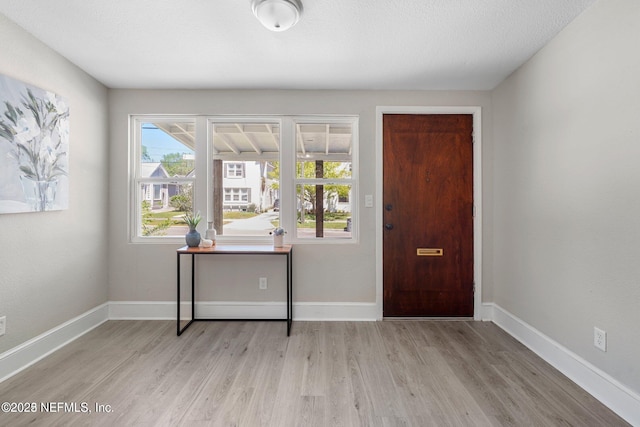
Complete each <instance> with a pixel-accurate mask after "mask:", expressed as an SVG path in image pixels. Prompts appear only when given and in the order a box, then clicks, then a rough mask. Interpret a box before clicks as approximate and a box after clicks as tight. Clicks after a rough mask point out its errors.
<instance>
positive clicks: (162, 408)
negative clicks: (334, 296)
mask: <svg viewBox="0 0 640 427" xmlns="http://www.w3.org/2000/svg"><path fill="white" fill-rule="evenodd" d="M285 328H286V327H285V324H284V323H280V322H276V323H271V322H200V323H195V324H193V325H192V326H191V327H190V329H189V330H187V331H186V332H185V333H184V334H183V335H182V336H181V337H177V336H176V334H175V324H174V322H170V321H109V322H107V323H105V324H103V325H101V326H100V327H98V328H96V329H95V330H93V331H91V332H89V333H88V334H86V335H84V336H83V337H81V338H79V339H78V340H76V341H74V342H73V343H71V344H69V345H67V346H65V347H64V348H62V349H60V350H58V351H57V352H55V353H54V354H52V355H51V356H49V357H47V358H46V359H44V360H42V361H41V362H39V363H37V364H36V365H34V366H32V367H30V368H28V369H27V370H25V371H23V372H21V373H19V374H18V375H16V376H14V377H12V378H10V379H8V380H6V381H4V382H3V383H0V401H2V402H5V401H8V402H36V403H37V404H38V406H39V405H40V403H41V402H66V403H75V404H76V406H77V409H78V410H80V411H82V410H83V406H82V405H83V404H85V405H87V406H86V407H84V408H85V409H86V408H88V409H90V410H91V411H92V413H90V414H89V413H65V412H64V407H61V409H62V410H63V412H58V413H43V412H42V411H41V410H40V408H39V409H38V412H37V413H31V414H29V413H26V414H25V413H22V414H7V413H0V425H2V426H19V425H46V426H52V425H61V426H62V425H64V426H68V425H92V426H93V425H105V426H124V425H132V426H165V425H166V426H178V425H184V426H201V425H224V426H234V425H237V426H334V425H336V426H396V425H398V426H400V425H402V426H468V425H469V426H471V425H515V426H523V425H530V426H556V425H558V426H617V425H625V423H624V422H623V421H622V420H621V419H620V418H618V417H617V416H616V415H615V414H613V413H612V412H611V411H610V410H608V409H607V408H606V407H604V406H603V405H602V404H600V403H599V402H598V401H596V400H595V399H594V398H592V397H591V396H590V395H589V394H587V393H586V392H584V391H583V390H582V389H580V388H579V387H577V386H576V385H575V384H573V383H572V382H571V381H569V380H568V379H566V378H565V377H564V376H563V375H561V374H560V373H559V372H557V371H556V370H555V369H553V368H552V367H551V366H549V365H548V364H547V363H545V362H544V361H542V360H541V359H540V358H538V357H537V356H535V355H534V354H533V353H532V352H530V351H529V350H527V349H526V348H525V347H524V346H522V345H521V344H519V343H517V342H516V341H515V340H514V339H513V338H511V337H510V336H508V335H507V334H506V333H504V332H503V331H501V330H500V329H499V328H498V327H497V326H495V325H493V324H491V323H484V322H471V321H384V322H294V324H293V329H292V331H291V337H289V338H287V337H286V330H285ZM96 404H100V405H110V408H111V410H112V412H109V413H104V412H103V413H96V412H95V405H96ZM104 407H105V408H108V407H107V406H104Z"/></svg>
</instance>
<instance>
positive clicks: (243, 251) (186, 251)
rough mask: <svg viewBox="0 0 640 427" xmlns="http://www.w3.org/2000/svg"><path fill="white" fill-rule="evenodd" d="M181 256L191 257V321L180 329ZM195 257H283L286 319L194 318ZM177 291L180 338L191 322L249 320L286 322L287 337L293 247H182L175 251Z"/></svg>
mask: <svg viewBox="0 0 640 427" xmlns="http://www.w3.org/2000/svg"><path fill="white" fill-rule="evenodd" d="M183 255H190V256H191V320H190V321H189V322H188V323H187V324H186V325H185V327H184V328H180V258H181V256H183ZM196 255H198V256H200V255H251V256H257V255H283V256H285V257H286V259H287V317H286V319H280V318H277V319H273V318H269V319H235V318H233V319H217V318H196V314H195V313H196V310H195V301H196V296H195V288H196V279H195V271H196ZM177 257H178V262H177V270H178V277H177V289H178V294H177V295H178V296H177V298H176V300H177V306H178V313H177V316H178V317H177V325H178V326H177V331H178V336H180V335H181V334H182V333H183V332H184V331H185V330H186V329H187V328H188V327H189V326H191V324H192V323H193V322H197V321H250V320H259V321H282V322H287V336H289V335H290V333H291V324H292V323H293V283H292V282H293V246H292V245H284V246H283V247H281V248H276V247H274V246H270V245H256V246H245V245H214V246H212V247H210V248H201V247H195V248H192V247H189V246H183V247H182V248H180V249H178V251H177Z"/></svg>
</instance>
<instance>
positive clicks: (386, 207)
mask: <svg viewBox="0 0 640 427" xmlns="http://www.w3.org/2000/svg"><path fill="white" fill-rule="evenodd" d="M384 208H385V209H386V210H388V211H390V210H391V209H393V205H385V207H384Z"/></svg>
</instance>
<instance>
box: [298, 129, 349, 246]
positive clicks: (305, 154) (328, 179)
mask: <svg viewBox="0 0 640 427" xmlns="http://www.w3.org/2000/svg"><path fill="white" fill-rule="evenodd" d="M296 141H297V144H296V147H297V149H296V158H297V161H296V196H297V211H298V212H297V228H296V235H297V237H298V238H302V239H313V238H327V237H329V238H348V239H350V238H351V236H352V231H351V230H352V225H353V224H352V215H351V214H352V209H351V200H352V190H353V181H352V178H353V176H352V175H353V174H352V168H353V164H352V151H353V127H352V123H298V124H297V125H296Z"/></svg>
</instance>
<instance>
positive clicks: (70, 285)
mask: <svg viewBox="0 0 640 427" xmlns="http://www.w3.org/2000/svg"><path fill="white" fill-rule="evenodd" d="M0 73H2V74H5V75H7V76H9V77H12V78H15V79H18V80H22V81H24V82H26V83H29V84H32V85H34V86H37V87H40V88H43V89H46V90H50V91H53V92H56V93H58V94H60V95H62V96H63V97H65V98H66V99H67V100H68V102H69V104H70V141H69V145H70V148H69V152H70V156H69V160H70V164H69V182H70V185H69V209H68V210H64V211H55V212H43V213H20V214H3V215H0V244H1V246H2V249H1V250H0V272H1V273H0V316H7V333H6V335H4V336H2V337H0V353H2V352H3V351H5V350H7V349H10V348H13V347H15V346H17V345H19V344H21V343H23V342H25V341H27V340H29V339H31V338H33V337H35V336H37V335H39V334H41V333H43V332H45V331H47V330H49V329H51V328H53V327H56V326H58V325H60V324H61V323H63V322H65V321H67V320H69V319H72V318H74V317H76V316H78V315H80V314H82V313H84V312H86V311H87V310H90V309H92V308H94V307H96V306H98V305H100V304H102V303H104V302H106V300H107V262H106V260H107V236H108V233H107V214H108V211H107V206H108V203H107V196H108V193H107V174H108V151H107V142H108V140H107V112H108V109H107V90H106V88H105V87H104V86H102V85H101V84H99V83H98V82H96V81H95V80H94V79H92V78H91V77H89V76H88V75H87V74H85V73H84V72H82V71H81V70H80V69H78V68H77V67H76V66H74V65H73V64H71V63H70V62H69V61H67V60H66V59H65V58H63V57H62V56H60V55H58V54H57V53H55V52H54V51H53V50H51V49H50V48H48V47H47V46H45V45H44V44H43V43H41V42H40V41H38V40H36V39H35V38H34V37H32V36H31V35H30V34H28V33H27V32H25V31H24V30H22V29H21V28H20V27H18V26H16V25H15V24H14V23H12V22H11V21H9V20H8V19H7V18H6V17H5V16H4V15H1V14H0Z"/></svg>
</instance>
